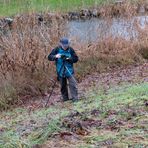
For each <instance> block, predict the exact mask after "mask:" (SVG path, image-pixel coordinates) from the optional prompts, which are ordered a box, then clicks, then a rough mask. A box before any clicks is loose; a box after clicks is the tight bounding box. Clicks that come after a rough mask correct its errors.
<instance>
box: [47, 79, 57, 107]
mask: <svg viewBox="0 0 148 148" xmlns="http://www.w3.org/2000/svg"><path fill="white" fill-rule="evenodd" d="M55 86H56V81H55V82H54V84H53V86H52V90H51V93H50V95H49V97H48V100H47V102H46V104H45V107H47V105H48V102H49V99H50V97H51V95H52V93H53V90H54V88H55Z"/></svg>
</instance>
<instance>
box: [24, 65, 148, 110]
mask: <svg viewBox="0 0 148 148" xmlns="http://www.w3.org/2000/svg"><path fill="white" fill-rule="evenodd" d="M132 82H134V83H140V82H148V62H146V63H143V64H138V65H131V66H127V67H123V68H115V69H110V71H109V72H107V73H101V74H99V73H94V74H92V75H88V76H86V77H85V78H84V79H83V80H82V81H81V83H79V84H78V88H79V98H83V97H84V96H85V97H87V94H88V91H89V92H90V91H91V90H93V91H94V89H93V88H94V87H95V88H101V89H104V91H105V90H108V89H109V88H110V87H111V86H116V85H119V84H124V83H132ZM57 85H58V86H57V89H55V91H54V93H53V95H52V96H51V98H50V101H49V103H48V106H50V105H56V104H57V103H58V102H62V100H61V95H60V87H59V84H57ZM48 96H49V94H45V96H43V97H41V98H38V99H37V98H34V99H28V101H26V102H23V103H22V104H23V105H22V106H24V107H25V108H26V106H27V108H29V109H30V110H33V109H36V108H40V107H44V105H45V103H46V101H47V99H48Z"/></svg>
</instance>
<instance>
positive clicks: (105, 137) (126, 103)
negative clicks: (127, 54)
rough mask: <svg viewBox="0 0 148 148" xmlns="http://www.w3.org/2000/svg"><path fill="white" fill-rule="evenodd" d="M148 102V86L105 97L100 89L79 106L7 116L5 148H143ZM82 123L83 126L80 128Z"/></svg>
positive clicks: (0, 125) (0, 141)
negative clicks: (39, 146) (33, 147)
mask: <svg viewBox="0 0 148 148" xmlns="http://www.w3.org/2000/svg"><path fill="white" fill-rule="evenodd" d="M147 98H148V84H147V83H141V84H124V85H120V86H117V87H113V88H110V89H109V90H108V91H107V92H106V93H105V94H104V91H103V89H99V91H98V93H97V94H96V95H95V96H94V97H88V98H87V100H82V101H80V102H78V103H76V104H71V103H70V102H67V103H64V104H61V103H58V104H57V105H56V106H51V107H50V108H48V109H45V108H42V109H38V110H35V111H32V112H29V110H27V109H26V108H17V109H13V110H11V111H7V112H2V113H1V114H0V118H1V120H0V134H1V136H0V148H7V147H11V148H16V147H24V148H25V147H26V148H29V147H32V146H33V145H40V144H44V145H43V147H44V148H46V147H50V146H54V145H55V144H57V145H58V146H59V147H66V146H67V147H71V146H75V147H76V148H80V147H81V148H82V147H85V148H87V147H88V148H89V147H97V146H108V145H110V146H113V147H117V148H121V147H135V148H144V147H146V145H148V134H147V132H146V131H147V122H148V118H147V114H146V111H147V106H146V104H145V101H146V100H147ZM71 121H72V122H71ZM77 122H79V123H81V126H82V127H81V129H79V127H77V124H76V123H77ZM66 123H67V125H69V126H67V125H66ZM70 124H73V126H72V127H75V128H76V130H73V129H71V128H72V127H71V125H70ZM84 131H85V132H84ZM88 131H89V132H88ZM76 135H77V136H78V137H77V138H76V137H75V136H76ZM56 136H57V137H56ZM58 136H60V137H58ZM66 137H67V138H68V140H67V139H66ZM73 140H75V141H73Z"/></svg>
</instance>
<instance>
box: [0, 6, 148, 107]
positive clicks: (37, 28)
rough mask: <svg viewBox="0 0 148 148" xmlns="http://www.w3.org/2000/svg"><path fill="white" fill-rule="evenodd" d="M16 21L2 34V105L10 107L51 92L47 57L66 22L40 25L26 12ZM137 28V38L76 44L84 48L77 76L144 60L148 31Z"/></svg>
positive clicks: (51, 67)
mask: <svg viewBox="0 0 148 148" xmlns="http://www.w3.org/2000/svg"><path fill="white" fill-rule="evenodd" d="M129 7H131V5H126V9H127V10H128V9H129ZM133 9H134V8H133ZM109 13H110V11H109ZM121 13H122V12H121ZM47 19H48V17H47ZM15 21H16V22H17V25H14V26H13V30H12V31H8V32H7V33H6V34H5V35H1V36H0V47H1V48H2V49H3V53H2V54H1V58H0V81H1V84H0V108H8V107H9V106H10V104H14V103H16V102H18V101H19V100H20V99H18V98H21V96H24V95H27V96H30V97H33V96H35V97H37V96H41V95H43V94H44V93H45V92H46V91H50V86H51V83H52V79H53V78H56V75H55V68H54V64H53V63H51V62H48V60H47V56H48V54H49V52H50V51H51V49H52V48H53V47H55V46H56V45H57V43H58V41H59V38H60V37H61V36H63V35H64V33H63V32H62V29H61V28H62V26H63V25H59V24H61V23H59V21H60V22H61V18H60V17H56V19H52V23H49V24H46V25H44V24H39V23H38V22H37V21H36V19H35V15H24V16H21V17H18V18H16V19H15ZM15 24H16V23H15ZM137 30H138V32H139V38H137V40H125V39H123V38H113V37H112V36H110V37H108V38H107V39H104V40H102V41H98V42H96V43H94V44H92V45H83V46H81V45H75V47H79V48H81V51H77V53H78V55H79V57H80V61H79V63H78V64H77V65H76V73H77V78H78V79H79V80H81V78H83V77H84V76H85V75H87V74H91V73H93V72H94V71H95V72H96V71H97V72H104V71H105V70H107V69H108V68H112V67H116V66H121V65H128V64H133V63H137V62H142V61H143V60H144V59H143V57H145V55H146V54H147V50H148V42H147V41H148V38H147V37H148V34H147V31H146V30H147V28H145V30H144V29H143V30H142V29H141V28H140V27H138V25H137ZM140 53H141V54H140ZM141 55H144V56H141Z"/></svg>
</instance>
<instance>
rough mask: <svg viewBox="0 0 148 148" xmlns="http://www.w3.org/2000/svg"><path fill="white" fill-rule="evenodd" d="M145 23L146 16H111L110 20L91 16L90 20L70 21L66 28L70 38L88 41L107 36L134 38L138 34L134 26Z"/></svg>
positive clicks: (147, 23)
mask: <svg viewBox="0 0 148 148" xmlns="http://www.w3.org/2000/svg"><path fill="white" fill-rule="evenodd" d="M147 25H148V16H137V17H133V18H131V19H128V20H127V19H124V18H113V19H112V20H105V19H97V18H93V19H90V20H79V21H70V22H68V24H67V26H66V29H67V32H68V37H69V38H70V39H76V40H78V41H79V42H84V43H90V42H94V41H96V40H101V39H103V38H106V37H109V36H112V37H122V38H125V39H134V38H136V37H137V36H138V32H137V29H136V28H137V27H140V28H141V29H143V28H145V27H146V26H147ZM147 31H148V30H147Z"/></svg>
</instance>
